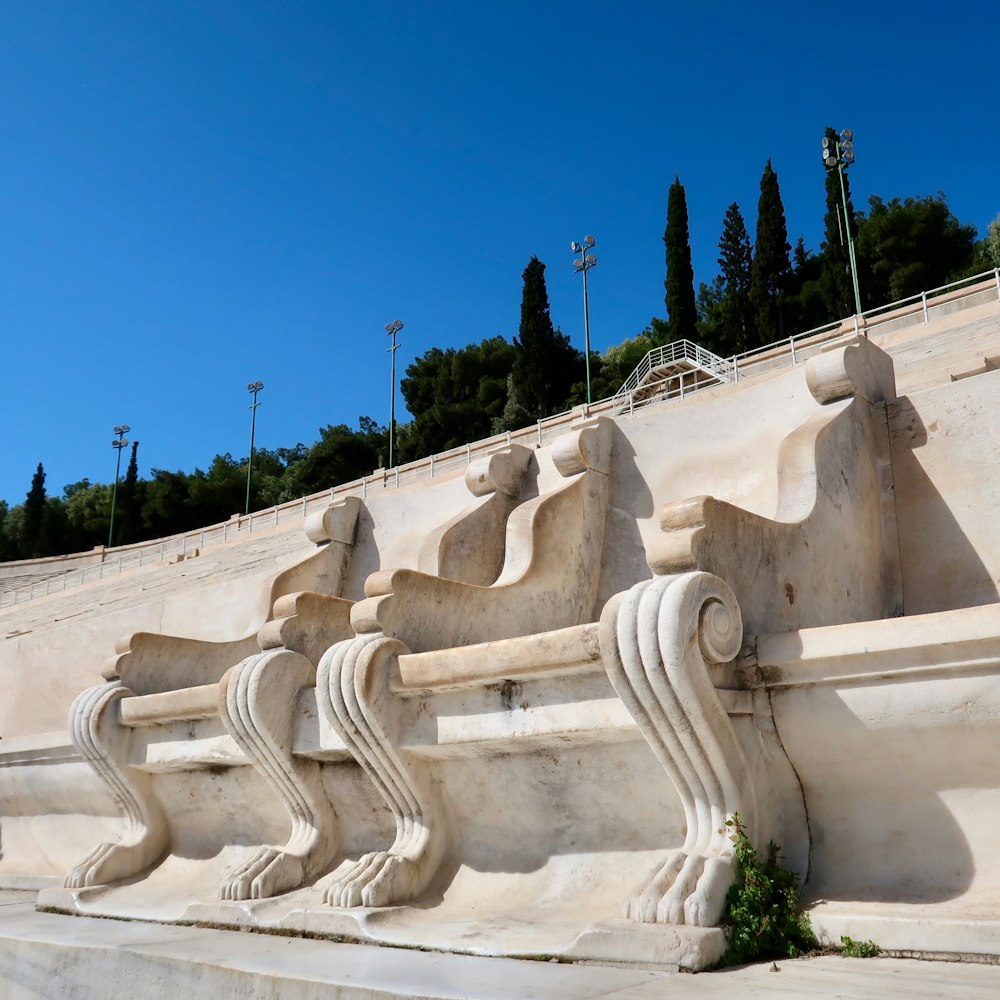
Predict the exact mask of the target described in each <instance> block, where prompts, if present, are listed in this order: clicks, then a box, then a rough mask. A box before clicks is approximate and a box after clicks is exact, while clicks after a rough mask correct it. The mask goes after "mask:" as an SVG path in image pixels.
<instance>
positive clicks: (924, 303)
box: [0, 268, 1000, 608]
mask: <svg viewBox="0 0 1000 1000" xmlns="http://www.w3.org/2000/svg"><path fill="white" fill-rule="evenodd" d="M992 288H995V290H996V297H997V299H998V300H1000V268H995V269H994V270H993V271H986V272H984V273H983V274H977V275H974V276H972V277H970V278H963V279H962V280H960V281H954V282H951V283H950V284H948V285H942V286H941V287H940V288H935V289H931V290H930V291H926V292H921V293H920V294H919V295H911V296H909V297H908V298H906V299H901V300H900V301H898V302H891V303H889V304H888V305H884V306H878V307H876V308H874V309H868V310H866V311H865V312H864V313H862V314H861V315H860V316H855V317H853V321H854V329H855V330H856V331H858V332H870V331H871V330H872V329H873V328H874V327H875V326H877V325H878V324H879V323H880V322H890V321H891V322H901V323H904V324H905V321H906V320H907V319H909V320H910V322H911V324H917V323H924V324H926V323H928V322H929V320H930V312H931V310H933V309H934V308H935V305H936V303H935V302H934V300H935V299H938V300H940V299H941V298H942V297H943V296H946V295H947V296H948V297H949V301H961V300H963V299H967V298H971V297H972V296H973V295H979V294H981V293H983V292H987V293H989V292H990V291H991V289H992ZM937 305H941V303H940V302H938V303H937ZM887 313H888V314H890V315H886V314H887ZM880 317H881V318H880ZM845 322H850V318H849V319H848V320H846V321H845V320H841V321H838V322H836V323H827V324H826V325H824V326H820V327H816V328H815V329H812V330H807V331H805V332H804V333H799V334H796V335H794V336H791V337H787V338H786V339H784V340H780V341H777V342H775V343H773V344H768V345H766V346H764V347H758V348H755V349H754V350H752V351H746V352H744V353H743V354H738V355H735V356H734V357H731V358H719V357H717V356H716V355H714V354H712V353H711V352H710V351H706V350H705V349H704V348H702V347H699V346H698V345H697V344H692V343H691V342H690V341H678V342H675V343H673V344H666V345H664V346H663V347H662V348H656V349H655V351H660V352H662V355H661V356H662V358H664V359H668V358H670V359H671V360H677V359H679V358H681V357H685V358H688V359H689V360H693V361H695V362H696V364H698V366H699V367H700V368H702V369H704V371H706V372H709V373H710V374H712V375H713V376H715V377H716V378H718V379H720V380H722V381H726V382H739V381H743V380H744V379H747V378H753V377H754V376H756V375H760V374H764V373H766V372H768V371H773V370H777V369H780V368H786V367H790V366H791V365H795V364H799V363H801V362H802V361H805V360H806V359H807V358H809V357H811V356H812V355H813V354H817V353H819V352H820V351H821V350H822V349H823V347H824V346H825V345H826V344H827V343H829V342H830V340H832V339H834V338H835V337H837V336H839V335H840V334H841V333H842V331H843V329H844V324H845ZM672 350H673V351H676V352H677V353H676V354H675V355H674V356H673V357H672V358H671V357H670V352H671V351H672ZM686 352H690V353H686ZM652 354H654V351H651V352H650V355H652ZM650 355H647V358H649V356H650ZM720 362H721V365H720V364H719V363H720ZM660 363H661V364H667V363H669V361H668V360H663V361H661V362H660ZM638 370H639V369H638V368H637V369H636V371H638ZM635 374H636V372H633V373H632V375H633V376H634V375H635ZM687 374H688V375H691V376H692V378H691V379H689V380H688V381H687V382H685V380H684V378H683V377H682V378H681V379H680V380H679V384H676V385H669V386H668V387H667V388H666V389H664V390H663V391H658V392H656V393H655V394H653V395H652V396H651V397H649V398H646V399H639V400H637V399H636V398H635V387H634V386H633V387H631V388H629V382H626V384H625V385H624V386H623V387H622V389H621V390H619V391H618V392H617V393H615V395H614V396H610V397H608V398H607V399H603V400H601V401H599V402H597V403H592V404H589V405H588V404H583V405H581V406H576V407H573V409H571V410H566V411H565V412H563V413H557V414H553V415H552V416H549V417H546V418H545V419H544V420H539V421H537V423H536V424H534V425H531V426H528V427H523V428H521V429H519V430H516V431H507V432H505V433H504V434H499V435H496V436H494V437H491V438H486V439H484V440H482V441H476V442H474V443H470V444H466V445H462V446H461V447H460V448H453V449H451V450H450V451H446V452H442V453H441V454H438V455H431V456H430V457H429V458H422V459H419V460H418V461H416V462H409V463H408V464H406V465H403V466H398V467H397V468H395V469H389V470H379V471H378V472H374V473H372V474H371V475H369V476H364V477H363V478H361V479H356V480H354V482H351V483H344V484H343V485H340V486H334V487H331V488H330V489H328V490H323V491H322V492H320V493H313V494H312V495H310V496H307V497H302V498H301V499H298V500H291V501H289V502H287V503H283V504H279V505H278V506H276V507H269V508H267V509H266V510H261V511H255V512H254V513H253V514H250V515H248V516H245V517H234V518H232V519H230V520H229V521H224V522H222V523H221V524H213V525H210V526H208V527H206V528H199V529H196V530H195V531H188V532H185V533H183V534H180V535H173V536H171V537H168V538H161V539H157V540H155V541H151V542H143V543H140V544H138V545H132V546H124V547H118V548H116V549H106V550H104V553H103V561H102V562H101V563H99V564H98V565H96V566H88V567H86V568H84V569H80V570H72V571H70V572H67V573H62V574H59V575H56V576H50V577H47V578H46V579H44V580H39V581H37V582H36V583H33V584H29V585H26V586H24V587H20V588H18V589H16V590H8V591H5V592H3V593H0V608H6V607H11V606H12V605H15V604H20V603H22V602H23V601H30V600H33V599H34V598H35V597H40V596H43V595H45V594H51V593H58V592H61V591H63V590H67V589H69V588H70V587H76V586H80V585H82V584H84V583H90V582H92V581H94V580H101V579H105V578H106V577H110V576H115V575H118V574H119V573H122V572H124V571H125V570H127V569H133V568H138V567H140V566H144V565H147V564H149V563H153V562H160V561H162V560H164V559H168V558H173V557H177V556H187V555H190V554H193V553H194V552H195V551H196V550H197V551H199V552H200V551H202V550H203V549H204V548H205V546H206V545H216V544H221V543H223V542H229V541H246V540H250V539H252V538H253V535H254V533H255V532H256V533H257V534H258V535H259V534H260V533H261V532H262V531H268V530H274V529H275V528H277V527H279V526H280V525H281V524H286V523H288V522H289V521H292V520H296V521H300V522H301V521H302V520H304V519H305V518H306V517H307V516H308V514H309V513H310V511H312V510H316V509H318V508H320V507H323V506H326V505H327V504H329V503H331V502H333V501H335V500H341V499H343V498H345V497H349V496H361V497H364V496H368V495H369V493H374V492H376V491H382V490H386V489H399V488H401V487H406V486H411V485H413V484H415V483H418V482H423V481H425V480H428V479H435V478H437V477H439V476H445V475H449V474H451V473H454V472H457V471H460V470H462V469H464V468H465V466H467V465H468V464H469V463H470V462H471V461H472V459H473V458H475V457H477V456H479V455H482V454H486V453H488V452H490V451H492V450H493V449H495V448H499V447H502V446H503V445H504V444H511V443H515V444H523V445H527V446H528V447H541V446H542V445H545V444H547V443H548V442H549V441H551V440H553V439H554V438H556V437H558V436H559V435H560V434H562V433H563V432H565V431H566V430H568V429H569V428H570V427H572V425H573V424H574V423H575V422H577V421H580V420H589V419H590V418H592V417H595V416H600V415H601V414H608V415H612V414H617V415H623V414H626V413H627V414H628V415H630V416H631V415H632V414H633V413H634V412H635V410H637V409H640V408H641V407H644V406H648V405H650V404H653V403H660V402H663V401H665V400H670V399H677V398H680V399H683V398H684V397H685V396H686V395H689V394H690V393H692V392H696V391H698V390H699V389H704V388H708V387H709V386H712V385H718V382H716V381H712V382H707V381H702V382H699V381H698V377H697V375H698V373H697V372H696V371H691V372H688V373H687ZM643 377H644V376H643ZM631 378H632V376H629V379H630V380H631ZM86 554H87V555H93V553H92V552H90V553H86Z"/></svg>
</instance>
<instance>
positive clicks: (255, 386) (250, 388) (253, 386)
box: [246, 379, 264, 514]
mask: <svg viewBox="0 0 1000 1000" xmlns="http://www.w3.org/2000/svg"><path fill="white" fill-rule="evenodd" d="M263 388H264V383H263V382H261V381H260V380H259V379H258V380H257V381H256V382H247V392H249V393H250V394H251V395H252V396H253V402H252V403H251V404H250V459H249V461H248V462H247V503H246V513H247V514H249V513H250V477H251V476H252V475H253V438H254V432H255V431H256V429H257V407H258V406H260V403H258V402H257V393H258V392H260V390H261V389H263Z"/></svg>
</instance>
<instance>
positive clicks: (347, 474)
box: [283, 417, 406, 499]
mask: <svg viewBox="0 0 1000 1000" xmlns="http://www.w3.org/2000/svg"><path fill="white" fill-rule="evenodd" d="M359 424H360V430H357V431H355V430H352V429H351V428H350V427H348V426H347V424H336V425H328V426H326V427H322V428H320V432H319V434H320V437H319V440H318V441H316V442H315V443H314V444H313V445H312V446H311V447H310V448H308V449H305V450H304V453H299V454H298V455H290V456H289V457H290V461H289V464H288V468H287V471H286V473H285V477H284V478H285V485H284V487H283V489H284V493H285V498H286V499H295V498H296V497H301V496H307V495H308V494H310V493H319V492H320V491H321V490H328V489H330V487H331V486H340V485H341V484H343V483H350V482H353V481H354V480H355V479H360V478H361V477H362V476H367V475H368V474H369V473H370V472H372V471H374V470H375V469H376V468H379V467H380V465H381V464H382V463H383V462H384V460H385V459H384V456H385V455H386V454H387V451H388V440H389V438H388V431H387V429H386V428H383V427H379V426H378V425H377V424H376V423H375V421H373V420H371V419H370V418H368V417H361V419H360V421H359ZM405 426H406V425H403V426H401V427H397V428H396V430H397V433H400V432H402V431H403V430H404V428H405ZM301 447H302V446H301V445H299V446H298V448H299V449H301Z"/></svg>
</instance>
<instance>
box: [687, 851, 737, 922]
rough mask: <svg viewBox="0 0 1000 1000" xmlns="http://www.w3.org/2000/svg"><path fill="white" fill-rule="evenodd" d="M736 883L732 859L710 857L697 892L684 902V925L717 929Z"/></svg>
mask: <svg viewBox="0 0 1000 1000" xmlns="http://www.w3.org/2000/svg"><path fill="white" fill-rule="evenodd" d="M735 881H736V863H735V861H734V859H733V858H732V857H727V856H723V857H710V858H707V859H706V860H705V868H704V871H703V872H702V873H701V877H700V878H699V879H698V884H697V886H695V890H694V892H693V893H691V895H689V896H688V898H687V899H686V900H685V902H684V923H686V924H688V925H689V926H690V927H715V926H716V925H717V924H718V923H719V921H720V920H721V919H722V914H723V913H724V912H725V909H726V895H727V894H728V892H729V887H730V886H731V885H733V883H734V882H735Z"/></svg>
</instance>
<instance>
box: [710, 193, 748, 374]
mask: <svg viewBox="0 0 1000 1000" xmlns="http://www.w3.org/2000/svg"><path fill="white" fill-rule="evenodd" d="M752 261H753V254H752V252H751V249H750V234H749V233H748V232H747V227H746V223H745V222H744V221H743V213H742V212H741V211H740V206H739V205H738V204H737V203H736V202H735V201H734V202H733V203H732V204H731V205H730V206H729V208H727V209H726V217H725V219H724V220H723V223H722V236H721V237H720V238H719V269H720V276H721V277H722V286H723V300H722V305H721V309H720V311H719V326H718V329H717V342H716V344H715V347H714V348H713V349H714V350H716V351H717V353H719V354H723V355H727V356H728V355H730V354H742V353H743V351H745V350H747V348H748V347H749V346H750V343H751V342H755V341H754V336H753V312H752V310H751V309H750V267H751V264H752Z"/></svg>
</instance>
